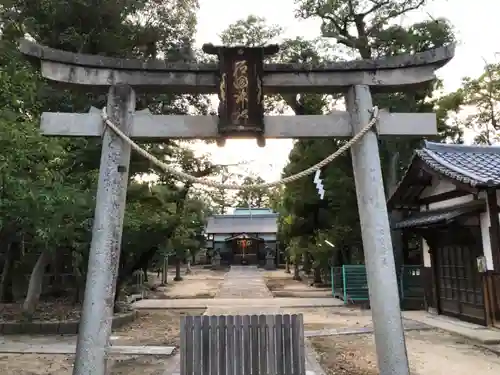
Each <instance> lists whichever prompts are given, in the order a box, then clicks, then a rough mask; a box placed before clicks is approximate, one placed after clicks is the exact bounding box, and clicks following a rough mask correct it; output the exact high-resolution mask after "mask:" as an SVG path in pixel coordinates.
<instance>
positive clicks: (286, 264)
mask: <svg viewBox="0 0 500 375" xmlns="http://www.w3.org/2000/svg"><path fill="white" fill-rule="evenodd" d="M285 273H290V261H289V260H288V258H287V259H286V263H285Z"/></svg>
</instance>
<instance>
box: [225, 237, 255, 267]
mask: <svg viewBox="0 0 500 375" xmlns="http://www.w3.org/2000/svg"><path fill="white" fill-rule="evenodd" d="M226 243H228V246H227V247H228V248H229V249H231V250H232V252H231V260H230V263H231V264H237V265H247V264H248V265H255V264H258V263H259V262H260V261H262V260H263V259H264V258H263V256H262V252H263V251H264V240H263V239H262V238H259V237H253V236H249V235H248V234H240V235H238V236H234V237H230V238H228V239H226ZM261 258H262V259H261Z"/></svg>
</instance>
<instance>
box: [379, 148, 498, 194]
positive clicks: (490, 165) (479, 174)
mask: <svg viewBox="0 0 500 375" xmlns="http://www.w3.org/2000/svg"><path fill="white" fill-rule="evenodd" d="M436 174H437V175H439V176H441V177H444V178H446V179H448V180H450V181H451V182H453V183H455V184H457V186H458V187H460V186H459V185H461V186H462V187H470V188H476V189H485V188H499V187H500V147H498V146H478V145H474V146H469V145H457V144H444V143H434V142H427V141H426V142H425V145H424V147H423V148H421V149H419V150H416V151H415V154H414V156H413V159H412V161H411V163H410V165H409V166H408V168H407V170H406V172H405V174H404V176H403V178H402V179H401V180H400V182H399V184H398V186H397V188H396V190H395V191H394V193H393V194H392V195H391V197H390V198H389V201H388V203H389V204H391V203H394V201H395V200H401V199H402V197H403V195H405V193H404V192H403V191H405V190H409V189H412V188H413V189H417V187H416V186H415V185H416V183H415V181H416V180H418V179H420V180H422V179H423V178H427V179H429V178H431V177H432V175H436ZM421 186H422V185H421ZM420 189H421V190H420V193H421V192H422V188H420ZM406 195H407V194H406Z"/></svg>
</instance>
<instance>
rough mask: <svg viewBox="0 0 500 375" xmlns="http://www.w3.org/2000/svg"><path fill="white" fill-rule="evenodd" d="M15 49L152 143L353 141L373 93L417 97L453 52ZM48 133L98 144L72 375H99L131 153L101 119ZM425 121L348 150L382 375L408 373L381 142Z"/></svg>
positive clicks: (429, 122)
mask: <svg viewBox="0 0 500 375" xmlns="http://www.w3.org/2000/svg"><path fill="white" fill-rule="evenodd" d="M21 51H22V52H23V53H24V54H25V55H27V56H28V57H29V58H31V59H34V60H36V61H37V62H39V63H40V64H41V71H42V74H43V76H44V77H45V78H47V79H49V80H52V81H56V82H58V83H60V84H64V85H68V84H69V85H73V86H82V87H80V89H82V88H83V89H88V90H89V91H90V90H92V91H96V90H101V91H108V103H107V114H108V116H109V118H110V120H111V121H112V122H113V123H114V124H115V125H116V126H117V127H118V128H119V129H120V130H121V131H122V132H123V133H124V134H125V135H127V136H129V137H130V138H133V139H143V140H148V141H149V142H153V141H154V140H155V139H156V140H158V139H165V138H174V139H217V140H218V143H219V144H222V143H223V142H224V140H225V139H226V138H235V137H245V138H248V137H254V138H256V139H257V140H258V143H259V145H261V146H262V145H264V143H265V139H266V138H314V137H352V136H353V135H355V134H356V133H359V132H360V131H361V129H362V128H363V127H364V126H366V124H368V123H369V122H370V120H371V113H370V111H371V110H372V107H373V104H372V98H371V93H370V92H392V91H404V90H412V89H415V88H416V87H418V86H420V85H423V84H428V83H429V82H430V81H432V80H434V79H435V74H434V72H435V70H436V69H438V68H440V67H442V66H443V65H445V64H446V63H447V62H448V61H449V60H450V59H451V58H452V57H453V55H454V46H453V45H450V46H447V47H442V48H439V49H435V50H430V51H426V52H422V53H417V54H414V55H401V56H394V57H390V58H386V59H380V60H359V61H348V62H335V63H331V64H325V65H321V66H310V65H300V64H269V65H265V64H263V57H264V56H265V55H270V54H273V53H276V52H277V51H278V47H277V46H266V47H257V48H248V47H231V48H228V47H215V46H213V45H205V46H204V51H205V52H206V53H211V54H216V55H218V58H219V64H186V63H168V62H166V61H160V60H153V61H140V60H130V59H116V58H110V57H103V56H93V55H82V54H75V53H69V52H65V51H60V50H54V49H51V48H47V47H44V46H40V45H37V44H33V43H31V42H29V41H26V40H24V41H22V43H21ZM153 90H156V91H162V90H168V91H169V92H176V93H205V94H211V93H217V94H218V95H219V99H220V103H221V104H220V106H219V116H218V117H217V116H215V117H212V116H170V115H168V116H167V115H152V114H151V113H149V112H148V111H138V112H135V92H141V91H142V92H144V91H146V92H152V91H153ZM272 93H288V94H296V93H325V94H332V93H344V94H345V98H346V107H347V112H344V111H334V112H332V113H330V114H328V115H308V116H264V114H263V106H262V101H263V98H264V94H272ZM41 130H42V133H43V134H44V135H47V136H80V137H101V136H102V137H103V145H102V156H101V165H100V172H99V182H98V192H97V199H96V211H95V218H94V228H93V233H92V244H91V250H90V258H89V263H88V264H89V266H88V274H87V275H88V276H87V282H86V289H85V298H84V304H83V311H82V318H81V322H80V334H79V336H78V344H77V355H76V360H75V367H74V372H73V374H74V375H89V374H93V375H104V374H105V373H106V348H107V347H108V343H109V337H110V333H111V317H112V312H113V300H114V298H113V296H114V293H115V284H116V274H117V269H118V264H119V256H120V245H121V234H122V225H123V216H124V209H125V196H126V190H127V177H128V169H129V162H130V152H131V147H130V145H129V144H128V143H127V142H124V141H123V139H122V138H120V137H119V136H118V135H117V134H116V133H115V132H114V131H113V130H112V129H111V128H110V127H109V126H108V127H107V126H105V124H104V123H103V119H102V116H101V114H100V113H99V112H97V111H90V112H89V113H84V114H77V113H44V114H43V115H42V121H41ZM436 132H437V129H436V118H435V115H434V114H432V113H420V114H410V113H388V112H381V113H380V116H379V121H378V123H377V126H376V129H373V131H369V132H367V133H366V134H365V135H364V137H363V138H362V139H361V140H360V141H359V142H358V143H356V144H355V145H354V146H352V148H351V153H352V160H353V169H354V178H355V183H356V191H357V200H358V209H359V215H360V224H361V231H362V238H363V247H364V254H365V260H366V268H367V275H368V287H369V292H370V302H371V309H372V315H373V324H374V331H375V342H376V348H377V358H378V365H379V369H380V374H382V375H390V374H391V375H393V374H394V375H395V374H397V375H409V369H408V359H407V354H406V345H405V340H404V332H403V327H402V319H401V311H400V308H399V295H398V285H397V279H396V272H395V265H394V254H393V249H392V243H391V237H390V227H389V220H388V215H387V208H386V203H385V194H384V187H383V183H382V173H381V166H380V158H379V149H378V142H377V137H378V136H380V137H386V136H388V137H389V136H409V137H412V136H413V137H414V136H418V137H421V136H425V135H433V134H436Z"/></svg>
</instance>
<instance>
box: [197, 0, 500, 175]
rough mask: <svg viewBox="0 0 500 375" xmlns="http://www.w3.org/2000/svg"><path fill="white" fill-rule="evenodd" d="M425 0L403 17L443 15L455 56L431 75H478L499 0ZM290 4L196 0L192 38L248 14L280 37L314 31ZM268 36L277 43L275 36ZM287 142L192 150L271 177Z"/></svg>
mask: <svg viewBox="0 0 500 375" xmlns="http://www.w3.org/2000/svg"><path fill="white" fill-rule="evenodd" d="M429 3H430V5H429V6H427V7H426V8H424V9H423V10H420V11H418V12H414V13H412V14H410V15H409V16H408V17H407V19H405V20H404V21H405V22H415V21H419V20H422V19H429V17H433V18H438V17H445V18H447V19H448V20H450V21H451V23H452V24H453V26H454V27H455V29H456V35H457V38H458V45H457V49H456V53H455V58H454V59H453V60H452V61H451V62H450V63H448V64H447V65H446V66H444V67H443V68H441V69H440V70H439V71H438V72H437V75H438V77H439V78H441V79H443V80H444V86H445V91H446V92H449V91H454V90H456V89H457V88H459V87H460V83H461V79H462V77H464V76H472V77H475V76H477V75H479V74H480V73H481V71H482V69H483V67H484V64H485V60H486V61H488V62H493V61H495V60H496V59H498V58H500V43H498V40H499V35H500V22H499V17H500V1H499V0H475V1H473V2H471V1H467V0H430V1H429ZM295 8H296V6H295V5H294V0H271V1H270V0H251V1H249V0H240V1H235V0H200V10H199V12H198V30H197V36H196V42H197V44H199V45H201V44H203V43H214V44H217V43H218V42H220V39H219V37H218V35H219V34H220V33H221V32H222V31H223V30H224V29H226V28H227V26H229V25H230V24H231V23H233V22H235V21H237V20H239V19H244V18H246V17H247V16H248V15H251V14H252V15H256V16H260V17H264V18H266V20H267V21H268V22H269V23H271V24H278V25H280V26H282V27H283V28H284V30H285V32H284V35H283V37H284V38H293V37H296V36H301V37H304V38H307V39H313V38H315V37H317V36H319V28H320V21H318V20H306V21H303V20H297V19H296V18H295V17H294V9H295ZM273 42H278V43H279V40H277V41H273ZM497 55H498V56H497ZM291 147H292V141H291V140H268V141H267V146H266V147H265V148H259V147H258V146H257V143H256V141H255V140H228V141H227V143H226V146H225V147H223V148H218V147H217V146H215V145H199V146H197V150H198V152H204V153H205V152H206V153H209V154H211V155H212V160H213V161H214V162H216V163H225V164H228V163H231V164H234V163H240V162H244V161H246V162H247V165H246V168H247V170H250V172H251V173H255V174H258V175H260V176H261V177H262V178H264V179H265V180H268V181H274V180H276V179H279V176H280V173H281V170H282V168H283V167H284V166H285V165H286V162H287V159H288V153H289V151H290V149H291Z"/></svg>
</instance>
